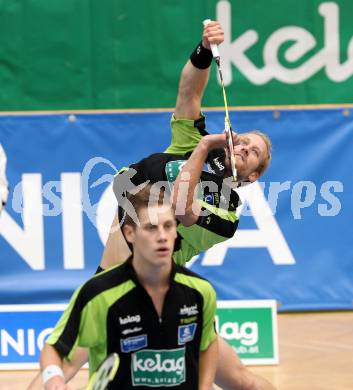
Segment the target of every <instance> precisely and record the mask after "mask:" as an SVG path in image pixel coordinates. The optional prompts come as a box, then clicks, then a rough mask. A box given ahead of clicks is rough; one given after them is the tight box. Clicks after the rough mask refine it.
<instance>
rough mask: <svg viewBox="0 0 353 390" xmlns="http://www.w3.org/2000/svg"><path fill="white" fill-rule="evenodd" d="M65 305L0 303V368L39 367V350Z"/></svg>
mask: <svg viewBox="0 0 353 390" xmlns="http://www.w3.org/2000/svg"><path fill="white" fill-rule="evenodd" d="M65 307H66V305H5V306H3V305H0V324H1V326H0V352H1V353H0V369H4V370H6V369H24V368H25V369H34V368H38V362H39V356H40V351H41V350H42V348H43V345H44V342H45V340H46V338H47V337H48V336H49V335H50V333H51V332H52V330H53V328H54V326H55V324H56V322H57V321H58V319H59V318H60V316H61V314H62V312H63V310H65Z"/></svg>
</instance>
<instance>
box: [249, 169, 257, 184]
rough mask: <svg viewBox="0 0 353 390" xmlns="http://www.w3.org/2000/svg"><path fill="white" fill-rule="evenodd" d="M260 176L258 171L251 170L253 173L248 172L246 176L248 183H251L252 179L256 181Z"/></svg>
mask: <svg viewBox="0 0 353 390" xmlns="http://www.w3.org/2000/svg"><path fill="white" fill-rule="evenodd" d="M259 177H260V174H259V172H256V171H255V172H253V173H250V175H249V177H248V180H249V182H250V183H253V182H254V181H256V180H257V179H258V178H259Z"/></svg>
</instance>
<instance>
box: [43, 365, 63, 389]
mask: <svg viewBox="0 0 353 390" xmlns="http://www.w3.org/2000/svg"><path fill="white" fill-rule="evenodd" d="M54 376H60V377H61V378H65V377H64V372H63V370H62V368H61V367H59V366H57V365H55V364H51V365H50V366H48V367H45V369H44V370H43V371H42V380H43V384H44V385H45V384H46V383H47V382H48V381H49V380H50V379H51V378H53V377H54Z"/></svg>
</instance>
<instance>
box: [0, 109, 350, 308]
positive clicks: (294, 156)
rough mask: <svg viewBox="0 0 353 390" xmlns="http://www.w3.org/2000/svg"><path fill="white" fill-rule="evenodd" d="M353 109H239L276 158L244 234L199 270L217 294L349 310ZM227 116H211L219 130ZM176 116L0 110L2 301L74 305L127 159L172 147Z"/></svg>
mask: <svg viewBox="0 0 353 390" xmlns="http://www.w3.org/2000/svg"><path fill="white" fill-rule="evenodd" d="M352 113H353V111H352V110H351V109H344V110H343V109H338V108H336V109H321V110H279V111H273V110H258V111H256V110H251V111H232V112H231V121H232V123H233V125H235V127H236V130H237V131H246V130H249V129H260V130H262V131H264V132H266V133H268V134H269V136H270V137H271V139H272V142H273V161H272V164H271V167H270V169H269V170H268V172H267V173H266V174H265V176H264V177H263V178H261V182H260V183H256V184H252V185H250V186H248V187H245V188H244V189H242V193H241V197H242V198H243V205H242V208H241V210H239V213H241V219H240V225H239V229H238V231H237V233H236V235H235V237H234V238H233V239H231V240H229V241H227V242H225V243H223V244H221V245H218V246H216V247H214V248H212V249H210V250H209V251H207V252H206V253H203V254H200V255H199V256H198V257H197V258H194V259H193V260H192V262H191V263H190V266H191V267H192V269H193V270H194V271H196V272H199V273H200V274H202V275H203V276H205V277H206V278H208V279H210V280H211V281H212V282H213V284H214V285H215V287H216V290H217V294H218V299H222V300H226V299H276V300H277V301H278V302H279V304H280V310H286V311H288V310H312V309H351V308H352V296H353V276H352V275H353V261H352V260H353V246H352V239H351V221H352V217H353V204H352V201H351V198H352V195H351V194H352V192H353V183H352V180H351V169H352V162H353V161H352V153H351V151H352V150H353V137H352V133H353V119H352V118H353V116H352ZM223 117H224V114H223V112H221V111H212V112H208V113H207V124H208V126H207V127H208V129H209V131H210V132H220V131H222V130H223ZM169 119H170V112H152V113H146V112H139V113H104V114H93V113H92V114H89V113H86V114H78V115H73V114H71V115H69V114H53V115H11V116H7V115H4V116H0V142H1V144H2V146H3V148H4V150H5V152H6V155H7V176H8V181H9V187H10V195H9V199H8V202H7V205H6V208H5V209H4V210H3V212H2V214H1V217H0V253H1V256H0V269H1V272H0V304H3V305H10V304H11V305H14V304H44V303H55V304H58V303H66V302H67V301H68V299H69V298H70V296H71V294H72V292H73V290H74V289H75V288H76V287H78V286H79V285H80V284H81V283H82V282H84V281H85V280H86V279H87V278H89V277H90V276H91V275H92V274H93V273H94V272H95V270H96V268H97V266H98V264H99V262H100V257H101V255H102V250H103V242H104V241H105V239H106V237H107V233H108V231H109V227H110V223H111V220H112V218H113V215H114V211H115V208H116V202H115V198H114V195H113V193H112V190H111V187H110V183H111V180H112V178H113V175H114V174H115V173H116V171H117V170H118V169H119V168H121V167H122V166H126V165H128V164H131V163H133V162H134V161H137V160H139V159H141V158H142V157H144V156H147V155H149V154H151V153H154V152H157V151H163V150H164V149H165V148H166V147H167V146H168V144H169V142H170V130H169Z"/></svg>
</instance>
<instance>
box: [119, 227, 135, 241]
mask: <svg viewBox="0 0 353 390" xmlns="http://www.w3.org/2000/svg"><path fill="white" fill-rule="evenodd" d="M122 229H123V233H124V236H125V238H126V240H127V242H129V243H130V244H133V242H134V241H135V229H134V227H133V226H132V225H129V224H125V225H124V226H123V227H122Z"/></svg>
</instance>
